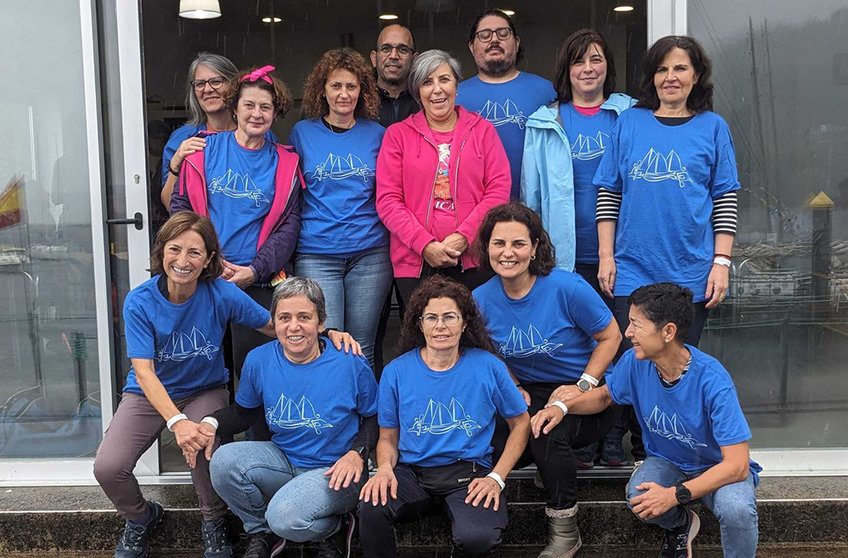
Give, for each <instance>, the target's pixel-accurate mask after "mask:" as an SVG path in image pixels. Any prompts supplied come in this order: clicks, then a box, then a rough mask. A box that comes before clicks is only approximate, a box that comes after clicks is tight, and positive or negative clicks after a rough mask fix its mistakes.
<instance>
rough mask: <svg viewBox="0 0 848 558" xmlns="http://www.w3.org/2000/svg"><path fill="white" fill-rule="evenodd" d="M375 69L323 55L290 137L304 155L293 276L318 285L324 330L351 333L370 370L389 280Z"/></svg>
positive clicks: (353, 56) (355, 58) (339, 55)
mask: <svg viewBox="0 0 848 558" xmlns="http://www.w3.org/2000/svg"><path fill="white" fill-rule="evenodd" d="M379 106H380V97H379V94H378V93H377V84H376V80H375V77H374V73H373V70H372V69H371V67H370V66H368V64H366V63H365V59H364V58H363V57H362V56H361V55H360V54H359V53H358V52H356V51H354V50H352V49H349V48H338V49H333V50H329V51H327V52H325V53H324V55H323V56H322V57H321V60H319V61H318V64H317V65H316V66H315V68H314V69H313V70H312V73H311V74H310V75H309V77H308V78H307V79H306V86H305V87H304V90H303V109H304V113H305V114H306V116H307V117H308V119H307V120H302V121H300V122H298V123H297V124H295V126H294V128H293V129H292V131H291V135H290V136H289V138H290V140H291V143H292V145H293V146H294V149H295V151H296V152H297V153H298V155H300V157H301V170H302V171H303V177H304V180H305V182H306V189H305V190H304V192H303V211H302V215H301V229H300V238H299V240H298V247H297V255H296V256H295V262H294V265H295V269H296V270H297V274H298V275H300V276H303V277H309V278H310V279H314V280H315V281H317V282H318V284H319V285H321V290H322V291H324V296H325V298H326V304H327V324H326V325H327V327H328V328H331V329H343V330H346V331H349V332H350V333H351V334H352V335H353V336H354V338H355V339H356V340H357V341H359V342H360V343H361V345H362V351H363V352H364V353H365V356H366V357H367V358H368V361H369V363H370V364H371V367H372V368H373V367H374V338H375V336H376V332H377V322H378V321H379V319H380V310H381V309H382V303H383V301H384V300H385V299H386V295H387V294H388V290H389V287H390V286H391V281H392V266H391V261H390V260H389V235H388V233H387V232H386V229H385V227H384V226H383V224H382V223H381V222H380V218H379V217H378V216H377V208H376V199H375V187H376V186H375V185H376V174H375V171H376V168H377V153H378V152H379V151H380V144H381V143H382V141H383V133H384V132H385V129H384V128H383V127H382V126H380V125H379V124H377V123H376V122H374V119H376V118H377V112H378V110H379Z"/></svg>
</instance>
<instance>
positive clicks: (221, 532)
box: [200, 517, 233, 558]
mask: <svg viewBox="0 0 848 558" xmlns="http://www.w3.org/2000/svg"><path fill="white" fill-rule="evenodd" d="M200 532H201V534H202V536H203V558H232V556H233V547H232V546H230V541H228V540H227V520H226V519H224V518H223V517H221V518H219V519H212V520H209V521H202V522H201V524H200Z"/></svg>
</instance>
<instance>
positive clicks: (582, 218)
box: [559, 103, 618, 264]
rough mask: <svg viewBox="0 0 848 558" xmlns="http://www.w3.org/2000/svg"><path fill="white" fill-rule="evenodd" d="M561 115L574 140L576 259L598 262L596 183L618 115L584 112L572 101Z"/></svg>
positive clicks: (580, 261)
mask: <svg viewBox="0 0 848 558" xmlns="http://www.w3.org/2000/svg"><path fill="white" fill-rule="evenodd" d="M559 115H560V118H561V119H562V124H563V129H564V130H565V135H566V136H567V137H568V141H569V142H570V143H571V168H572V169H573V171H574V229H575V234H576V240H575V241H576V252H575V261H576V262H577V263H581V264H597V263H598V226H597V224H596V223H595V205H596V203H597V201H598V189H597V188H596V187H595V185H594V184H592V179H594V178H595V171H597V170H598V165H600V164H601V157H602V156H603V154H604V151H606V147H607V144H608V143H609V139H610V134H612V127H613V125H614V124H615V119H616V118H617V117H618V115H617V114H616V112H615V111H614V110H603V109H601V110H600V111H599V112H598V113H597V114H594V115H592V116H586V115H584V114H580V113H579V112H578V111H577V109H575V108H574V105H573V104H571V103H560V105H559Z"/></svg>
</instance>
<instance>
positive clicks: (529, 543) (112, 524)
mask: <svg viewBox="0 0 848 558" xmlns="http://www.w3.org/2000/svg"><path fill="white" fill-rule="evenodd" d="M625 482H626V479H622V478H613V479H603V478H601V479H582V480H581V482H580V483H579V492H578V499H579V501H580V515H579V523H580V531H581V534H582V537H583V541H584V543H585V544H586V545H587V547H588V548H589V549H590V550H591V549H596V550H604V549H610V548H612V547H621V548H631V549H633V548H638V549H645V550H646V551H647V550H650V549H656V548H658V546H659V541H660V539H661V537H662V534H661V532H660V530H658V529H656V528H654V527H651V526H648V525H645V524H643V523H641V522H640V521H638V520H637V519H636V518H635V517H634V516H633V514H632V513H631V512H630V511H629V510H628V509H627V507H626V505H625V503H624V500H623V493H624V484H625ZM143 491H144V493H145V495H146V496H147V497H148V498H153V499H155V500H157V501H159V502H161V503H162V504H163V505H164V506H165V508H166V510H167V511H166V515H165V519H164V521H163V523H162V525H161V526H160V527H159V528H158V529H157V531H156V533H155V534H154V537H153V540H152V548H153V549H154V550H155V551H156V552H159V553H165V554H167V555H173V553H176V552H189V551H196V550H198V549H199V548H200V534H199V523H200V514H199V512H198V510H197V509H196V497H195V495H194V492H193V490H192V487H191V486H190V485H187V484H170V485H158V486H145V487H143ZM758 498H759V513H760V541H761V544H762V545H763V547H764V548H766V547H774V548H778V547H779V546H780V545H785V544H787V543H788V544H792V545H796V546H797V545H802V546H803V545H815V546H816V547H817V548H822V547H821V545H823V544H824V545H825V548H830V547H831V546H832V545H833V544H836V545H848V522H846V521H845V518H846V517H848V478H845V477H826V478H815V477H806V478H764V479H763V480H762V482H761V484H760V487H759V489H758ZM507 499H508V501H509V504H508V506H509V517H510V524H509V528H508V530H507V531H506V532H505V533H504V547H503V549H502V551H503V552H513V551H514V552H518V553H519V554H516V555H522V554H520V553H524V554H523V555H528V556H529V555H532V554H533V553H534V551H538V549H539V548H540V545H541V544H543V541H544V538H545V520H544V504H543V503H542V502H543V493H542V492H541V491H540V490H539V489H537V488H536V487H535V486H534V485H533V481H532V474H530V475H528V474H522V475H519V478H515V479H513V478H511V479H510V480H509V481H508V487H507ZM694 509H696V511H698V513H699V514H700V516H701V519H702V522H703V523H702V528H701V534H700V535H699V536H698V539H697V542H698V545H699V547H700V548H704V549H709V548H718V545H719V543H720V538H719V530H718V525H717V523H716V521H715V519H714V518H713V517H712V515H711V514H710V513H709V512H708V511H707V510H705V509H703V508H702V507H701V506H699V505H698V504H695V508H694ZM122 526H123V521H122V520H121V519H120V518H119V517H118V516H117V514H116V513H115V512H114V508H113V507H112V506H111V504H110V503H109V501H108V500H107V499H106V498H105V496H103V493H102V492H101V491H100V489H99V488H98V487H94V486H75V487H50V488H0V553H55V552H69V551H71V552H73V551H76V552H83V553H88V554H94V553H102V552H107V553H108V551H109V550H111V549H112V548H114V545H115V543H116V541H117V538H118V536H119V535H120V532H121V529H122ZM240 530H241V526H240V524H239V522H238V520H237V519H236V518H234V517H233V518H232V521H231V533H232V535H233V540H234V541H238V537H237V533H239V532H240ZM397 531H398V544H399V547H400V548H402V549H403V555H404V556H412V554H411V553H412V552H413V551H422V552H424V553H425V555H427V556H431V555H434V554H433V553H438V552H441V551H444V550H445V549H447V548H448V546H449V542H450V537H449V529H448V523H447V520H446V519H445V518H443V517H432V518H427V519H426V520H424V521H421V522H419V523H415V524H407V525H402V526H400V527H399V528H398V530H397ZM770 545H771V546H770ZM775 545H776V546H775ZM799 548H800V547H799ZM290 552H291V554H290V555H291V556H298V555H301V554H303V555H308V553H309V547H308V546H307V548H306V549H305V550H304V549H302V548H301V547H295V548H292V549H291V550H290ZM654 552H655V550H654ZM507 555H509V554H504V556H507ZM624 555H627V556H629V555H631V554H624ZM618 556H621V554H619V555H618Z"/></svg>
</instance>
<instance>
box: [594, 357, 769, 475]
mask: <svg viewBox="0 0 848 558" xmlns="http://www.w3.org/2000/svg"><path fill="white" fill-rule="evenodd" d="M686 348H687V349H689V352H690V353H691V354H692V364H691V365H690V366H689V371H688V372H686V374H684V375H683V376H681V377H680V381H679V382H677V383H676V384H675V385H673V386H672V387H668V388H667V387H665V386H663V385H662V382H661V381H660V378H659V376H658V375H657V368H656V366H654V363H653V362H651V361H649V360H637V359H636V357H635V356H634V353H633V349H630V350H629V351H627V352H626V353H624V355H623V356H622V357H621V360H619V361H618V364H616V365H615V367H614V368H613V369H612V371H611V372H610V373H609V374H607V388H609V392H610V395H611V396H612V399H613V401H615V402H616V403H618V404H619V405H632V406H633V408H634V409H635V411H636V419H637V420H638V421H639V425H640V426H641V427H642V441H643V442H644V443H645V451H646V452H647V453H648V455H654V456H656V457H661V458H663V459H665V460H667V461H670V462H672V463H674V464H675V465H676V466H677V467H678V468H680V469H681V470H683V471H686V472H687V473H696V472H699V471H704V470H706V469H709V468H710V467H712V466H713V465H715V464H717V463H720V462H721V446H730V445H733V444H739V443H742V442H745V441H747V440H750V439H751V430H750V429H749V428H748V422H747V421H746V420H745V415H743V414H742V408H741V407H740V406H739V398H738V397H737V395H736V388H735V387H734V385H733V380H731V379H730V374H728V373H727V370H725V369H724V367H723V366H722V365H721V363H719V361H717V360H716V359H714V358H713V357H711V356H710V355H708V354H705V353H702V352H701V351H699V350H698V349H696V348H694V347H691V346H689V345H686ZM750 469H751V472H752V473H753V474H754V478H755V479H756V478H757V473H759V472H760V471H762V467H760V466H759V465H758V464H757V463H756V462H754V461H753V460H752V461H751V464H750Z"/></svg>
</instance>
